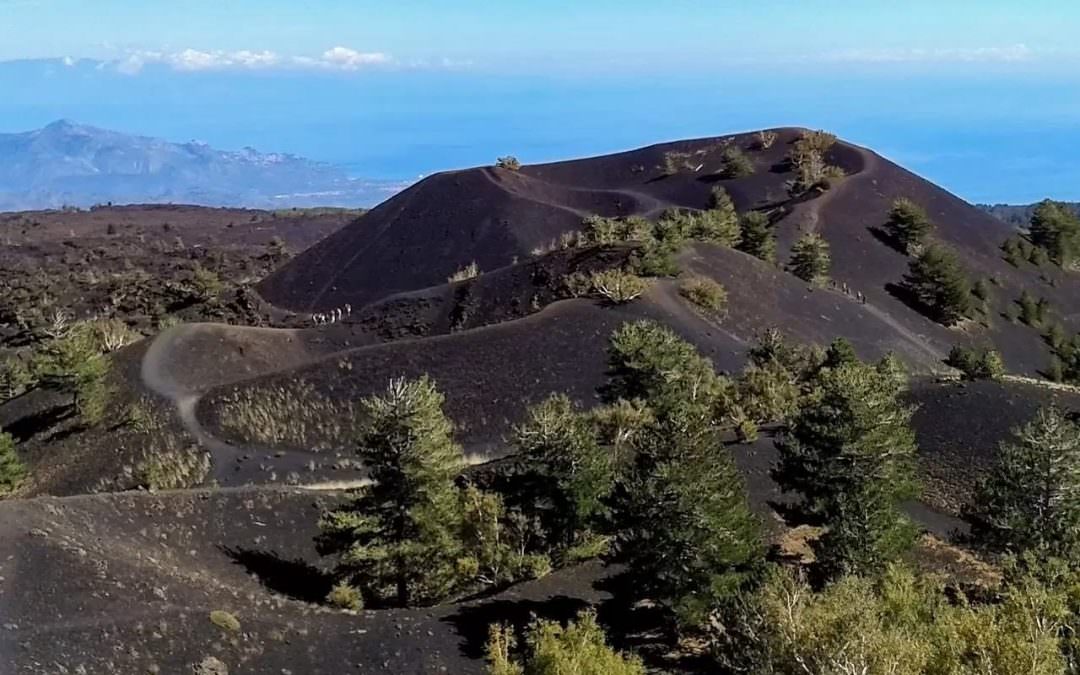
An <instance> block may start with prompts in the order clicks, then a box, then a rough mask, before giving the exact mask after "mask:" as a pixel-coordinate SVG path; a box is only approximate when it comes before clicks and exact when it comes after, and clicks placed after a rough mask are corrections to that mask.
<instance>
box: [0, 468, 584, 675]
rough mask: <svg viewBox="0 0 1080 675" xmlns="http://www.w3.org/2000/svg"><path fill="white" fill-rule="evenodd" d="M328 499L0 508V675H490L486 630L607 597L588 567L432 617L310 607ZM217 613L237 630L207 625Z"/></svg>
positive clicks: (181, 497)
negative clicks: (209, 670) (215, 663)
mask: <svg viewBox="0 0 1080 675" xmlns="http://www.w3.org/2000/svg"><path fill="white" fill-rule="evenodd" d="M334 499H336V498H335V497H333V496H325V495H318V494H315V493H310V492H304V491H298V490H288V489H265V488H263V489H257V490H252V489H249V490H214V491H188V492H173V493H168V494H161V495H151V494H146V493H125V494H117V495H107V496H96V497H72V498H67V499H36V500H26V501H8V502H0V616H2V617H3V626H2V627H0V663H2V664H4V669H3V672H4V673H9V672H10V673H40V674H49V675H52V674H54V673H62V672H68V673H75V672H86V673H147V672H161V673H186V672H193V670H192V666H193V665H195V664H198V663H201V662H203V661H204V660H205V659H206V658H207V657H210V656H212V657H214V658H216V659H219V660H220V661H221V662H223V663H224V664H225V665H226V666H227V667H228V669H229V670H228V672H229V673H233V674H238V673H251V674H253V675H254V674H259V675H262V674H265V673H281V672H293V673H345V672H350V673H352V672H386V673H416V674H420V673H438V672H447V673H480V672H483V664H482V662H481V660H480V658H479V657H480V656H481V653H482V648H483V641H484V640H485V639H486V631H487V629H486V626H487V625H488V623H490V622H494V621H498V620H504V621H505V620H510V621H515V622H518V623H524V622H526V621H527V619H528V617H529V615H530V613H536V614H538V615H539V616H545V617H550V618H558V619H566V618H570V617H571V616H573V615H574V614H575V613H576V611H577V610H578V609H580V608H582V607H585V606H587V605H588V604H590V603H595V602H598V601H600V600H602V599H603V598H604V597H605V595H604V594H603V593H601V592H600V591H597V590H596V589H595V588H594V587H593V584H594V582H595V581H596V580H598V579H600V578H602V577H603V575H604V573H605V571H604V569H603V568H602V567H600V566H598V565H596V564H590V565H586V566H583V567H579V568H574V569H570V570H566V571H564V572H559V573H556V574H553V575H551V576H549V577H547V578H545V579H542V580H540V581H536V582H532V583H527V584H521V585H519V586H516V587H514V588H512V589H510V590H508V591H505V592H503V593H501V594H499V595H496V596H492V597H489V598H486V599H482V600H477V601H472V602H465V603H460V604H450V605H445V606H440V607H435V608H431V609H416V610H380V611H362V612H360V613H359V614H358V615H354V614H349V613H345V612H337V611H332V610H329V609H326V608H322V607H319V606H316V605H315V604H312V602H314V601H317V600H318V599H319V597H320V596H321V595H322V594H325V592H327V591H328V585H327V580H326V578H325V576H324V572H323V571H322V568H321V566H322V561H320V560H319V559H318V557H317V556H315V555H314V546H313V544H312V537H313V536H314V534H315V528H314V524H315V521H316V519H317V518H318V514H319V511H320V509H321V508H322V507H323V506H324V505H327V504H329V503H332V502H333V500H334ZM31 580H34V582H31ZM215 610H224V611H228V612H230V613H232V614H233V615H234V616H235V617H236V618H237V619H238V620H239V621H240V625H241V630H240V632H239V633H230V632H228V631H226V630H222V629H221V628H218V627H217V626H215V625H214V624H213V623H211V621H210V612H212V611H215ZM155 668H156V670H155Z"/></svg>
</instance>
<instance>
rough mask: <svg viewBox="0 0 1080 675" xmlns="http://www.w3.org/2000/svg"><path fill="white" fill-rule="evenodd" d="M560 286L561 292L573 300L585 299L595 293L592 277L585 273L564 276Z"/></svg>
mask: <svg viewBox="0 0 1080 675" xmlns="http://www.w3.org/2000/svg"><path fill="white" fill-rule="evenodd" d="M560 286H561V288H560V291H561V292H562V293H563V294H564V295H566V296H567V297H571V298H583V297H585V296H587V295H590V294H592V292H593V285H592V277H591V276H589V275H588V274H585V273H584V272H571V273H570V274H564V275H563V277H562V279H561V280H560Z"/></svg>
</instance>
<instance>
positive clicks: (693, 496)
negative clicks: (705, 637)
mask: <svg viewBox="0 0 1080 675" xmlns="http://www.w3.org/2000/svg"><path fill="white" fill-rule="evenodd" d="M665 442H667V443H671V444H676V445H681V446H684V447H682V448H680V449H672V450H670V451H669V452H668V453H665V454H667V455H669V456H671V457H676V458H678V459H675V460H672V461H666V462H662V463H660V464H658V465H657V466H656V467H655V468H654V469H653V470H651V471H647V472H642V473H640V474H638V476H637V477H636V478H635V479H634V480H632V481H631V483H630V486H629V488H628V491H629V495H630V496H629V498H628V504H627V506H626V508H625V511H624V512H622V513H621V514H620V515H621V516H622V518H621V519H620V522H622V523H623V524H624V525H626V528H625V529H624V530H623V531H622V533H621V540H622V541H623V547H622V550H623V551H625V552H626V554H627V565H628V566H629V572H630V575H631V578H632V579H633V580H634V585H635V588H636V589H638V591H639V592H640V593H642V594H643V596H644V597H649V598H652V599H654V600H657V601H659V602H662V603H665V604H666V605H667V606H668V607H669V608H671V609H672V610H673V611H674V612H675V614H676V616H677V617H678V620H679V623H680V624H681V625H683V626H700V625H701V624H702V623H704V621H705V619H706V618H707V615H708V613H709V612H710V611H712V610H714V609H716V608H717V607H718V606H720V605H723V604H724V603H729V602H731V601H732V600H734V599H735V597H736V596H737V594H738V593H740V592H741V591H743V590H744V589H745V588H746V587H747V586H748V585H749V584H751V583H752V582H753V581H754V579H755V575H756V573H757V572H758V571H759V569H760V563H761V562H762V560H763V549H762V539H761V530H760V523H759V522H758V520H757V518H756V517H755V516H754V515H753V513H752V512H751V510H750V507H749V505H748V503H747V498H746V491H745V487H744V484H743V479H742V476H741V474H740V473H739V471H738V469H737V468H736V467H735V465H734V463H733V462H732V460H731V457H730V455H729V454H728V453H727V451H726V450H725V449H724V448H723V446H722V444H721V443H719V442H718V441H717V439H716V438H715V435H713V434H712V433H686V432H684V433H680V434H676V435H669V436H667V437H666V439H665Z"/></svg>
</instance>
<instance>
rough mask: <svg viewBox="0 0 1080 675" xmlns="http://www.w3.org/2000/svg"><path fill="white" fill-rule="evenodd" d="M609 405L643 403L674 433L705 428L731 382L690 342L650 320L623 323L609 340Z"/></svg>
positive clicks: (712, 420) (659, 421)
mask: <svg viewBox="0 0 1080 675" xmlns="http://www.w3.org/2000/svg"><path fill="white" fill-rule="evenodd" d="M608 363H609V364H610V368H611V374H612V379H611V383H610V385H609V386H608V387H607V388H606V391H605V395H606V398H607V399H608V401H610V402H615V401H618V400H619V399H626V400H628V401H630V400H634V399H638V400H641V401H644V402H645V403H646V404H648V406H649V407H650V408H652V410H653V411H654V413H655V415H656V417H657V419H658V423H659V424H661V425H662V426H665V427H667V428H670V429H673V430H679V429H686V428H690V427H695V428H696V427H698V426H701V425H706V426H707V425H710V424H712V423H713V422H714V420H715V417H716V408H717V405H718V403H719V402H720V400H721V399H722V398H723V397H724V395H725V393H726V392H727V390H728V388H729V387H730V383H729V382H728V381H727V380H726V379H724V378H721V377H720V376H719V375H717V374H716V370H715V369H714V368H713V364H712V361H710V360H709V359H707V358H705V357H703V356H702V355H701V354H699V353H698V351H697V349H695V348H694V346H693V345H691V344H690V343H689V342H687V341H685V340H683V339H682V338H680V337H679V336H678V335H676V334H675V333H674V332H673V331H672V330H671V329H669V328H667V327H665V326H662V325H660V324H658V323H656V322H654V321H634V322H631V323H626V324H623V325H622V326H621V327H619V328H618V329H617V330H616V331H615V332H614V333H613V334H612V336H611V348H610V349H609V352H608Z"/></svg>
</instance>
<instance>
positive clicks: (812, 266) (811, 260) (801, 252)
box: [788, 233, 832, 285]
mask: <svg viewBox="0 0 1080 675" xmlns="http://www.w3.org/2000/svg"><path fill="white" fill-rule="evenodd" d="M831 263H832V260H831V258H830V257H829V242H827V241H825V239H823V238H822V237H821V235H819V234H815V233H811V234H807V235H805V236H804V237H802V238H801V239H799V240H798V241H797V242H795V245H794V246H792V247H791V262H789V263H788V269H789V270H790V271H791V273H792V274H794V275H795V276H797V277H799V278H800V279H802V280H803V281H808V282H810V283H813V284H819V285H820V284H823V283H824V282H825V280H827V279H828V278H829V266H830V265H831Z"/></svg>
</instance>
